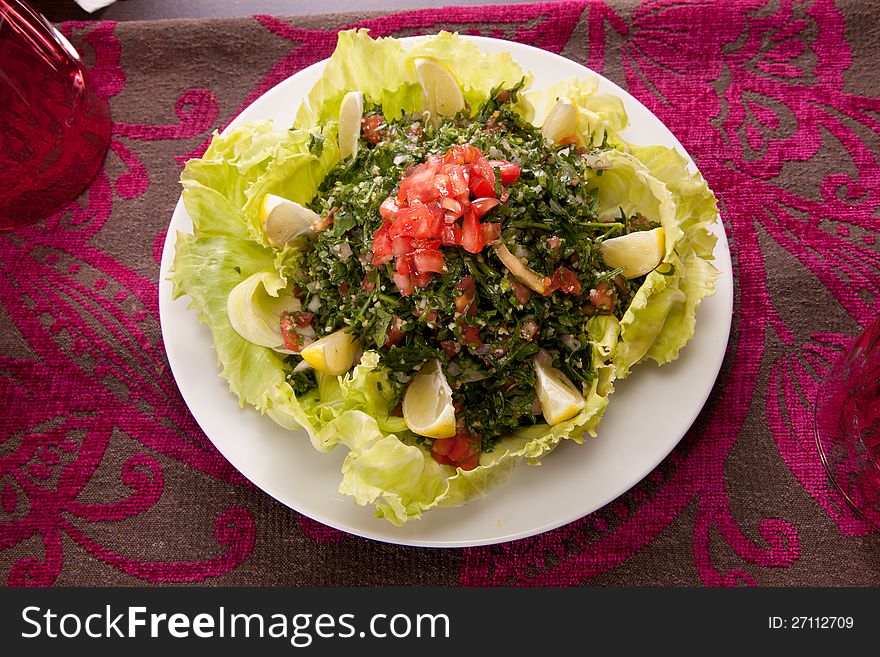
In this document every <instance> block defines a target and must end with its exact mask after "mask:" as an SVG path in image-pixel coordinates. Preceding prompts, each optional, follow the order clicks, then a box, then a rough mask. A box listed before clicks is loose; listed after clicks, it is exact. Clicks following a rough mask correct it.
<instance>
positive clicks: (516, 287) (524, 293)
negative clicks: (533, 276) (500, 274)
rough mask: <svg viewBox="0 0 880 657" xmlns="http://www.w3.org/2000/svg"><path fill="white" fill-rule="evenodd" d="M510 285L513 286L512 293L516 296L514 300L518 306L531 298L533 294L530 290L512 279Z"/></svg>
mask: <svg viewBox="0 0 880 657" xmlns="http://www.w3.org/2000/svg"><path fill="white" fill-rule="evenodd" d="M510 284H511V285H512V286H513V293H514V294H515V295H516V300H517V301H518V302H519V303H520V305H522V304H524V303H525V302H526V301H528V300H529V299H531V298H532V295H533V292H532V290H531V288H529V287H527V286H525V285H523V284H522V283H520V282H519V281H516V280H514V279H512V278H511V279H510Z"/></svg>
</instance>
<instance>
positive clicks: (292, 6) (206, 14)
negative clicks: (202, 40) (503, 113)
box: [31, 0, 552, 22]
mask: <svg viewBox="0 0 880 657" xmlns="http://www.w3.org/2000/svg"><path fill="white" fill-rule="evenodd" d="M551 1H552V0H551ZM527 3H528V0H482V1H480V0H463V1H461V2H455V3H451V2H449V1H448V0H358V2H352V1H351V0H323V1H322V2H307V1H303V0H230V1H228V2H226V1H224V2H218V1H217V0H186V2H180V1H179V0H118V1H117V2H115V3H113V4H111V5H109V6H107V7H105V8H103V9H99V10H97V11H95V12H93V13H91V14H90V13H88V12H87V11H85V10H84V9H82V7H80V6H79V5H78V4H76V3H75V2H74V1H73V0H31V4H32V5H33V6H34V7H36V8H37V9H39V10H40V11H41V12H42V13H43V15H44V16H46V18H48V19H49V20H51V21H56V22H57V21H67V20H87V19H91V20H95V19H98V20H113V21H133V20H161V19H166V18H167V19H171V18H230V17H234V16H250V15H253V14H273V15H279V16H302V15H308V14H332V13H345V12H351V11H380V10H385V11H393V10H403V9H425V8H430V7H445V6H447V5H450V4H456V5H502V4H503V5H513V4H527Z"/></svg>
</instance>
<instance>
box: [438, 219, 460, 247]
mask: <svg viewBox="0 0 880 657" xmlns="http://www.w3.org/2000/svg"><path fill="white" fill-rule="evenodd" d="M440 244H442V245H443V246H461V228H459V227H458V224H449V225H447V226H443V228H442V229H441V230H440Z"/></svg>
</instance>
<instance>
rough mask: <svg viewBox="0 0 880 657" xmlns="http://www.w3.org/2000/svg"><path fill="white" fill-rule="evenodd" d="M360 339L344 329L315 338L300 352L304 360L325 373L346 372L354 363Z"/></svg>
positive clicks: (336, 373)
mask: <svg viewBox="0 0 880 657" xmlns="http://www.w3.org/2000/svg"><path fill="white" fill-rule="evenodd" d="M358 349H360V341H359V340H358V339H357V338H355V337H354V336H353V335H352V334H351V333H346V332H345V330H344V329H339V330H338V331H334V332H333V333H330V334H329V335H325V336H324V337H323V338H321V339H320V340H315V341H314V342H313V343H312V344H310V345H309V346H308V347H306V348H305V349H303V350H302V351H301V352H300V355H301V356H302V357H303V360H304V361H306V362H307V363H308V364H309V365H311V366H312V367H314V368H315V369H316V370H318V371H319V372H322V373H324V374H332V375H334V376H338V375H340V374H345V373H346V372H348V370H350V369H351V366H352V365H354V358H355V356H356V355H357V352H358Z"/></svg>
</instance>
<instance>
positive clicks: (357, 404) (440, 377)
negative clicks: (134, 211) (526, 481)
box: [171, 30, 718, 524]
mask: <svg viewBox="0 0 880 657" xmlns="http://www.w3.org/2000/svg"><path fill="white" fill-rule="evenodd" d="M531 87H532V76H531V74H530V73H528V72H526V71H523V70H522V69H521V68H520V66H519V65H518V64H517V63H516V62H515V61H514V60H513V59H512V58H511V57H510V55H509V54H507V53H488V52H483V51H481V50H480V49H479V48H478V46H477V45H475V43H474V42H472V41H468V40H466V39H462V38H460V37H458V36H457V35H455V34H449V33H446V32H441V33H440V34H438V35H436V36H433V37H427V38H423V39H419V40H416V41H414V42H411V43H402V42H400V41H397V40H395V39H392V38H385V39H372V38H371V37H370V36H369V34H368V32H367V31H366V30H357V31H355V30H352V31H347V32H341V33H340V34H339V43H338V45H337V48H336V51H335V52H334V54H333V56H332V57H331V58H330V60H329V61H328V62H327V65H326V67H325V69H324V71H323V73H322V75H321V78H320V79H319V80H318V82H317V83H316V84H315V86H314V87H313V89H312V90H311V92H310V93H309V95H308V98H307V100H306V101H305V102H304V103H303V104H302V105H301V107H300V108H299V111H298V112H297V114H296V119H295V121H294V123H293V125H292V126H291V127H290V128H289V129H278V128H276V127H275V126H273V125H272V123H271V122H257V123H252V124H248V125H245V126H242V127H239V128H237V129H233V130H228V131H226V132H225V133H224V134H222V135H220V134H215V136H214V139H213V140H212V142H211V145H210V146H209V148H208V150H207V152H206V153H205V155H204V156H203V157H202V158H200V159H194V160H190V161H189V162H188V163H187V165H186V168H185V170H184V172H183V174H182V176H181V182H182V185H183V190H184V191H183V200H184V204H185V206H186V209H187V211H188V213H189V215H190V217H191V218H192V222H193V234H188V233H182V232H181V233H178V235H177V241H176V253H175V260H174V265H173V269H172V276H171V280H172V282H173V285H174V295H175V297H180V296H183V295H188V296H189V297H191V299H192V305H193V307H194V308H195V309H196V310H197V311H198V312H199V317H200V319H201V320H202V321H203V322H205V323H207V324H208V326H209V328H210V330H211V332H212V335H213V338H214V346H215V349H216V350H217V355H218V360H219V363H220V366H221V374H222V376H223V377H224V378H226V379H227V380H228V382H229V384H230V388H231V390H232V392H233V393H234V394H236V395H237V396H238V398H239V400H240V402H241V404H242V405H252V406H254V407H255V408H256V409H257V410H259V411H260V412H262V413H265V414H267V415H268V416H269V417H271V418H272V419H273V420H274V421H275V422H277V423H279V424H280V425H282V426H283V427H286V428H289V429H291V430H296V429H300V428H304V429H305V430H306V432H307V433H308V435H309V437H310V439H311V442H312V444H313V445H314V447H315V448H316V449H318V450H321V451H329V450H332V449H334V448H336V447H337V446H338V445H340V444H341V445H343V446H344V447H345V448H347V449H348V454H347V456H346V459H345V462H344V464H343V467H342V481H341V483H340V486H339V490H340V492H342V493H344V494H347V495H350V496H352V497H353V498H354V501H355V502H356V503H358V504H361V505H374V506H375V509H376V513H377V515H380V516H382V517H385V518H386V519H387V520H389V521H390V522H392V523H394V524H403V523H406V522H407V521H409V520H412V519H414V518H418V517H420V516H421V514H422V513H423V512H425V511H427V510H429V509H432V508H434V507H437V506H455V505H460V504H462V503H464V502H465V501H467V500H468V499H469V498H471V497H473V496H475V495H478V494H481V493H482V492H484V491H486V490H488V489H489V488H490V487H491V486H492V485H493V484H496V483H497V482H499V481H501V480H502V479H503V478H504V476H505V475H506V474H507V473H508V472H509V471H510V469H511V468H512V467H513V466H514V465H515V464H516V463H518V462H519V461H521V460H525V461H527V462H529V463H533V464H536V463H538V462H539V461H540V459H541V457H542V456H543V455H544V454H546V453H547V452H549V451H550V450H552V449H553V448H554V447H556V446H557V445H558V444H559V443H560V441H562V440H564V439H568V440H573V441H575V442H582V440H583V437H584V435H585V434H590V435H592V436H595V435H596V432H597V426H598V424H599V420H600V418H601V416H602V413H603V411H604V410H605V407H606V406H607V404H608V401H609V396H610V394H611V393H612V391H613V386H614V382H615V381H616V380H617V379H621V378H624V377H626V376H628V375H629V373H630V371H631V369H632V367H633V366H634V365H635V364H636V363H638V362H640V361H642V360H645V359H651V360H654V361H655V362H656V363H658V364H660V365H662V364H664V363H667V362H669V361H672V360H674V359H675V358H676V357H677V356H678V353H679V351H680V349H681V348H682V347H683V346H684V345H685V344H686V343H687V342H688V341H689V340H690V338H691V337H692V336H693V334H694V317H695V312H696V308H697V306H698V305H699V303H700V301H701V300H702V299H703V298H704V297H706V296H707V295H710V294H712V293H713V292H714V289H715V280H716V278H717V276H718V271H717V270H716V269H715V267H713V266H712V264H711V263H710V262H709V261H710V260H711V259H712V251H713V248H714V244H715V237H714V235H713V234H712V233H711V232H710V227H711V225H712V224H713V223H714V222H716V221H717V220H718V212H717V208H716V202H715V198H714V196H713V194H712V192H711V191H710V190H709V188H708V187H707V185H706V183H705V181H704V180H703V179H702V177H701V176H700V175H699V173H690V172H689V170H688V167H687V160H685V159H684V158H683V157H682V156H681V155H680V154H678V153H677V152H676V151H674V150H672V149H668V148H665V147H662V146H637V145H634V144H629V143H627V142H626V141H624V140H623V139H622V138H621V136H620V134H621V131H622V130H624V129H625V128H626V127H627V123H628V120H627V116H626V112H625V110H624V106H623V104H622V102H621V100H620V99H619V98H617V97H616V96H614V95H612V94H608V93H604V92H600V91H599V90H598V81H597V80H596V79H586V80H579V79H568V80H564V81H561V82H558V83H556V84H553V85H552V86H550V87H546V88H542V89H537V90H533V89H532V88H531ZM291 439H292V440H293V439H296V437H295V436H293V435H292V437H291ZM499 494H500V493H499Z"/></svg>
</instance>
